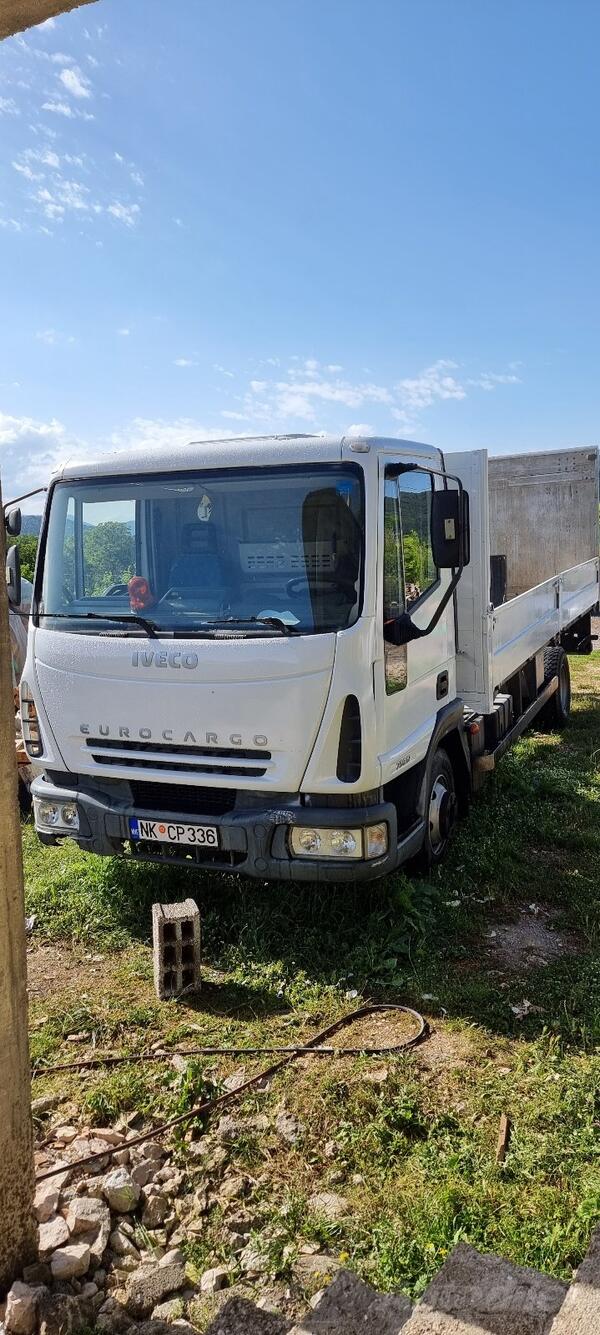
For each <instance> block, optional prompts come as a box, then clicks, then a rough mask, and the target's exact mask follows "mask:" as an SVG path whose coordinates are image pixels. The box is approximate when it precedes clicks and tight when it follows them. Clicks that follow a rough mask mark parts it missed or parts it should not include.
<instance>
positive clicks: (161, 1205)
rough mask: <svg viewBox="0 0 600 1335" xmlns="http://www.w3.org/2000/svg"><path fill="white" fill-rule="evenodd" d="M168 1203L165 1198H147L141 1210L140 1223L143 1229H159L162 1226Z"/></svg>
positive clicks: (167, 1210) (158, 1196)
mask: <svg viewBox="0 0 600 1335" xmlns="http://www.w3.org/2000/svg"><path fill="white" fill-rule="evenodd" d="M169 1209H170V1206H169V1202H168V1200H167V1197H166V1196H161V1195H156V1196H147V1197H146V1199H145V1201H144V1208H143V1210H142V1223H143V1225H144V1227H145V1228H160V1226H161V1224H164V1222H165V1219H166V1218H167V1215H168V1213H169Z"/></svg>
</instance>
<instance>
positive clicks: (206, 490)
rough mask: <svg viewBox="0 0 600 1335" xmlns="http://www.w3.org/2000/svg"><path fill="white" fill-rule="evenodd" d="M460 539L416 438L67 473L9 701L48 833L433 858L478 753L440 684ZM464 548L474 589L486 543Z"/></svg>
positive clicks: (217, 452)
mask: <svg viewBox="0 0 600 1335" xmlns="http://www.w3.org/2000/svg"><path fill="white" fill-rule="evenodd" d="M480 453H483V452H480ZM457 459H460V456H457ZM467 471H468V470H467ZM470 476H471V478H472V481H473V482H474V484H475V485H476V487H478V486H479V485H480V484H481V485H483V483H482V482H481V476H482V474H481V468H480V470H479V473H477V471H476V472H475V473H473V472H471V475H470ZM473 499H475V503H476V510H477V514H478V519H477V532H478V534H479V535H480V541H482V540H483V539H482V536H481V535H482V534H483V532H484V530H485V529H486V525H485V523H484V522H482V507H483V508H486V507H487V496H486V498H485V502H484V500H483V498H482V496H481V495H476V496H475V498H473V497H472V501H473ZM469 529H470V522H469V514H468V504H467V495H466V490H465V488H464V487H463V484H462V481H461V476H460V471H459V470H458V469H457V468H453V469H448V468H447V467H446V466H445V464H444V459H443V456H442V454H441V452H440V451H439V450H437V449H435V448H434V447H432V446H429V445H422V444H419V443H417V442H412V441H401V440H395V439H390V440H387V439H363V440H354V439H347V438H344V437H300V436H293V437H269V438H262V439H256V440H250V439H247V438H243V439H241V440H226V441H222V442H213V441H211V442H197V443H192V444H190V445H188V446H186V447H184V448H182V449H180V450H178V451H177V452H169V453H168V454H167V453H166V452H161V451H155V452H153V453H152V454H150V453H149V454H147V455H144V456H139V457H136V458H135V460H134V459H132V456H131V455H129V454H127V455H118V454H116V455H113V456H107V457H104V458H103V459H99V460H97V461H96V462H93V463H89V462H88V463H84V464H81V465H80V466H78V465H76V464H75V465H73V464H69V467H68V469H67V468H65V469H63V470H62V471H61V472H59V473H58V474H57V475H56V476H55V477H54V478H53V479H52V483H51V486H50V489H49V494H48V500H47V505H46V511H45V516H44V522H43V527H42V534H41V540H40V549H39V556H38V565H37V570H36V579H35V590H34V601H33V608H32V622H31V627H30V635H29V645H28V655H27V662H26V666H25V671H24V674H23V681H22V687H21V704H22V718H23V728H24V736H25V739H26V744H27V749H28V754H29V756H30V758H31V760H32V761H35V763H36V764H38V765H40V766H41V767H42V768H43V774H42V776H41V777H40V778H38V779H37V780H36V781H35V783H34V785H33V797H34V812H35V822H36V829H37V831H38V834H39V836H40V838H41V839H42V840H43V841H44V842H47V843H48V842H49V843H53V842H56V841H57V840H60V839H62V838H64V837H70V838H74V839H76V841H77V842H78V844H79V845H80V846H81V847H82V848H85V849H88V850H90V851H92V852H95V853H99V854H113V855H114V854H121V855H124V856H128V857H133V858H136V859H142V860H143V859H146V860H152V861H170V862H174V863H183V864H184V865H189V864H192V865H195V866H198V867H206V868H215V869H216V868H221V869H222V870H224V871H229V872H231V871H237V872H240V873H243V874H246V875H250V876H255V877H259V878H262V879H269V878H274V879H295V880H311V881H315V880H330V881H342V880H349V879H353V880H354V879H359V878H363V879H372V878H375V877H378V876H381V875H383V874H385V873H386V872H389V871H392V870H393V869H394V868H395V867H397V866H399V865H400V864H401V863H402V862H405V861H406V860H407V859H408V858H413V857H415V856H416V855H421V857H422V858H423V859H424V860H425V862H427V863H429V864H431V863H432V862H435V861H438V860H439V859H440V858H441V857H442V856H443V853H444V852H445V849H446V846H447V842H448V839H449V837H450V835H451V832H452V828H453V825H454V822H455V820H456V817H457V815H458V813H459V811H460V809H461V808H465V807H466V805H467V803H468V800H469V796H470V791H471V787H472V781H473V765H472V756H473V754H474V752H476V751H477V747H478V745H479V742H475V743H474V742H473V741H472V738H473V737H475V736H476V734H475V733H473V731H472V729H473V726H474V725H473V720H474V719H476V718H477V717H479V715H478V712H477V709H476V708H475V707H474V706H473V705H472V704H469V703H468V702H467V703H465V699H464V696H463V694H462V693H461V689H460V682H459V680H458V676H457V671H458V672H460V652H461V646H459V644H458V643H457V634H458V629H457V628H458V626H459V616H458V614H457V608H458V604H457V601H456V593H457V589H459V588H460V584H461V575H462V574H463V570H465V567H466V566H467V565H468V564H469ZM480 558H481V559H482V560H484V561H487V563H488V575H487V576H486V580H487V581H488V584H489V538H488V549H487V550H486V551H484V552H483V555H482V556H481V553H480V552H479V551H478V552H477V562H479V560H480ZM472 570H473V562H471V571H472ZM590 578H591V577H590ZM597 579H598V572H597V562H596V569H595V580H596V595H595V596H596V598H597ZM592 584H593V580H592ZM472 586H473V581H472V580H471V593H470V595H469V597H470V602H471V603H472V602H473V593H472ZM487 603H488V608H487V611H488V614H489V610H490V609H489V590H488V594H487ZM463 620H464V618H463ZM465 625H468V617H467V620H466V622H465ZM465 634H467V635H471V632H470V631H469V630H466V631H465ZM462 647H463V648H464V646H462ZM466 647H467V649H468V651H469V652H472V651H473V646H472V645H471V644H469V645H468V646H466ZM477 652H479V650H477ZM481 652H482V653H483V647H482V649H481ZM489 652H491V650H490V651H489ZM497 685H498V683H495V685H494V686H493V687H492V686H491V685H490V684H489V682H488V695H489V696H490V699H489V704H490V708H492V707H493V691H494V690H495V689H496V687H497ZM543 685H544V683H543V682H542V683H539V686H540V689H541V688H542V687H543ZM536 690H537V687H536ZM480 703H481V701H480ZM509 721H512V716H511V720H509V719H508V713H507V722H509ZM470 729H471V731H470Z"/></svg>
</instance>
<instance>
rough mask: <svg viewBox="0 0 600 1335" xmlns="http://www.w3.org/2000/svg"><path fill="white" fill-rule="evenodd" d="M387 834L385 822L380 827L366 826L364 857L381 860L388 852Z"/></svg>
mask: <svg viewBox="0 0 600 1335" xmlns="http://www.w3.org/2000/svg"><path fill="white" fill-rule="evenodd" d="M388 844H389V834H388V827H387V825H386V822H385V821H382V823H381V825H367V828H366V830H365V857H367V858H381V857H383V856H384V854H385V853H387V851H388Z"/></svg>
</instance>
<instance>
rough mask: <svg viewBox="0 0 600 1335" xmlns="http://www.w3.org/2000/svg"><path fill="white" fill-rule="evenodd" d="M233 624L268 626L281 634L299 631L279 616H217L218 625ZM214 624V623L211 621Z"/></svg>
mask: <svg viewBox="0 0 600 1335" xmlns="http://www.w3.org/2000/svg"><path fill="white" fill-rule="evenodd" d="M232 622H233V624H234V625H235V626H269V627H272V629H273V630H278V631H279V632H280V634H281V635H299V634H300V631H299V630H298V629H297V627H296V626H290V625H288V622H287V621H282V619H281V617H223V618H219V625H231V623H232ZM213 624H214V623H213Z"/></svg>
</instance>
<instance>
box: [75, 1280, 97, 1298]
mask: <svg viewBox="0 0 600 1335" xmlns="http://www.w3.org/2000/svg"><path fill="white" fill-rule="evenodd" d="M97 1293H98V1285H97V1284H94V1281H93V1280H91V1279H88V1280H87V1283H85V1284H82V1286H81V1293H80V1295H79V1297H80V1298H83V1299H84V1301H88V1300H89V1299H90V1298H95V1297H96V1294H97Z"/></svg>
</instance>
